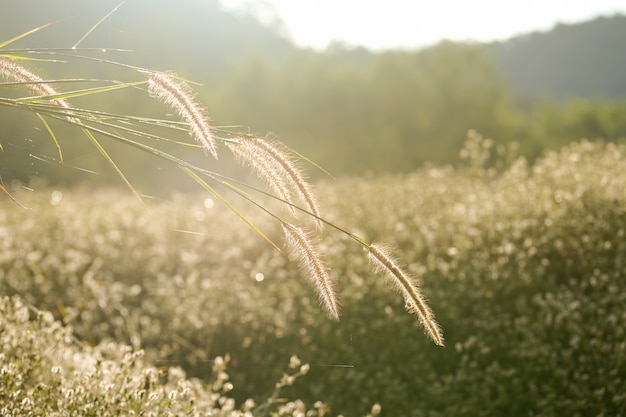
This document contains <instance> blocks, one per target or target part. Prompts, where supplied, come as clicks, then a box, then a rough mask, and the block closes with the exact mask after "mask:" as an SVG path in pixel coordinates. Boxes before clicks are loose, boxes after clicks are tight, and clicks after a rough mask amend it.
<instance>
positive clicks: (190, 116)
mask: <svg viewBox="0 0 626 417" xmlns="http://www.w3.org/2000/svg"><path fill="white" fill-rule="evenodd" d="M148 90H149V91H150V95H151V96H152V97H154V98H156V99H158V100H160V101H162V102H163V103H165V104H167V105H168V106H169V107H170V108H171V109H172V110H174V111H175V112H176V113H178V115H179V116H180V117H181V118H182V119H183V120H184V121H185V122H187V123H189V126H190V128H191V133H192V134H193V137H194V139H195V140H196V142H198V143H199V144H200V145H201V146H202V149H203V150H204V151H205V152H209V153H210V154H211V155H213V156H214V157H215V159H217V149H216V144H215V137H214V135H213V130H212V128H211V125H210V124H209V118H208V117H207V116H206V114H205V113H206V112H205V110H204V107H202V106H201V105H200V104H199V103H198V102H197V101H196V99H195V97H194V95H193V93H192V91H191V89H190V88H189V86H187V84H186V83H184V82H183V81H180V80H175V79H174V77H173V76H171V75H168V74H164V73H161V72H150V76H149V78H148Z"/></svg>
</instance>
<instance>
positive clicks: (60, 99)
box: [0, 31, 443, 346]
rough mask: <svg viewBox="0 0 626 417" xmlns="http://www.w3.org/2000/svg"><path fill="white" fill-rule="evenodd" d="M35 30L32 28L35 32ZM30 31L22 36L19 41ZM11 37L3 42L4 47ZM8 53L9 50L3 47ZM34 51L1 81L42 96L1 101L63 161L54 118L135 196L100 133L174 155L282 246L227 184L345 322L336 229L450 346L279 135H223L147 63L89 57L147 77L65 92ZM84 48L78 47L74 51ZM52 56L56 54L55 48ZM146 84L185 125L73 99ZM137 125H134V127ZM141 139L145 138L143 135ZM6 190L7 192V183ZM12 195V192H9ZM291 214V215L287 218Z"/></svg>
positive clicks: (412, 292)
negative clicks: (167, 147) (229, 194)
mask: <svg viewBox="0 0 626 417" xmlns="http://www.w3.org/2000/svg"><path fill="white" fill-rule="evenodd" d="M31 32H32V31H31ZM28 33H30V32H27V33H26V34H24V35H22V36H19V37H17V38H15V39H19V38H21V37H23V36H26V35H27V34H28ZM8 43H10V41H9V42H4V43H3V44H0V51H2V49H1V48H3V47H4V46H6V45H7V44H8ZM3 52H4V51H3ZM27 52H29V51H20V50H9V51H6V53H0V79H3V80H7V81H8V82H5V83H0V88H2V87H5V88H6V87H13V88H18V89H20V90H26V91H28V92H30V93H31V94H35V95H34V96H27V97H21V98H17V99H14V98H2V97H0V104H3V105H5V106H9V107H14V108H18V109H21V110H25V111H28V112H34V113H36V114H37V115H38V116H39V118H40V119H41V121H42V122H43V123H44V124H45V126H46V128H47V130H48V132H49V133H50V135H51V136H52V138H53V140H54V142H55V144H56V145H57V147H58V148H59V155H60V160H61V162H62V153H61V146H60V144H59V141H58V140H57V138H56V135H55V134H54V132H53V130H52V128H51V127H50V125H49V124H48V123H47V121H46V120H47V118H54V119H58V120H61V121H64V122H66V123H69V124H71V125H73V126H78V127H79V128H80V129H81V130H82V131H83V132H84V133H85V135H86V136H87V137H88V139H89V140H90V141H91V142H92V144H93V145H94V146H95V148H96V149H97V150H98V152H99V153H100V154H101V155H102V156H103V157H104V158H105V159H106V160H107V162H108V163H109V165H110V166H111V167H112V168H113V169H114V171H115V172H116V173H117V174H118V175H119V176H120V178H121V179H122V180H123V181H124V182H125V183H126V184H127V185H128V187H129V188H130V189H131V190H132V191H133V193H134V194H135V195H136V196H137V197H138V198H139V199H141V195H140V193H138V192H137V191H136V190H135V189H134V188H133V186H132V184H131V182H130V181H129V180H128V179H127V178H126V177H125V176H124V174H123V172H122V170H121V169H120V168H119V167H118V166H117V164H116V163H115V161H114V160H113V158H112V157H111V156H110V155H109V154H108V152H107V150H106V149H105V147H104V146H103V145H102V144H101V143H100V140H99V139H98V138H99V137H102V136H104V137H108V138H110V139H114V140H117V141H119V142H121V143H123V144H125V145H130V146H133V147H136V148H139V149H141V150H143V151H145V152H148V153H150V154H152V155H154V156H156V157H159V158H162V159H165V160H167V161H168V162H170V163H174V164H176V165H178V166H179V167H180V168H181V169H182V170H183V171H184V172H185V173H187V174H188V175H189V176H190V177H191V178H192V179H193V180H194V181H196V182H198V183H199V184H200V185H201V186H202V187H203V188H205V189H206V190H207V191H209V192H210V193H212V194H213V195H214V196H215V197H217V199H218V200H219V201H221V202H222V203H224V204H225V205H226V206H227V207H228V208H229V209H231V210H232V211H233V212H235V213H236V214H237V215H238V216H239V217H240V218H242V219H243V220H244V221H245V222H246V223H247V224H248V225H250V226H251V227H253V229H254V230H255V231H256V232H257V233H259V234H260V235H261V236H263V237H264V238H265V239H266V240H268V241H270V243H271V244H272V245H274V246H276V247H277V248H278V247H279V246H278V245H276V244H275V243H274V242H272V241H271V240H270V239H269V238H267V236H266V235H264V234H263V233H262V232H261V231H260V229H259V228H257V227H256V226H255V225H253V224H252V223H251V222H250V221H249V220H248V219H246V217H245V216H244V215H243V214H242V213H240V212H239V210H238V209H237V208H236V207H235V206H234V205H233V204H231V203H230V202H228V201H227V200H226V198H225V197H223V196H222V195H221V194H220V192H219V191H218V190H217V189H216V188H215V187H214V186H212V185H211V184H209V182H213V183H215V184H217V185H219V186H224V187H226V188H228V189H230V190H232V191H234V192H235V193H236V194H238V195H240V196H241V197H243V198H244V199H245V200H246V201H248V202H251V203H252V204H254V205H256V206H257V207H258V208H260V209H262V210H263V211H264V212H266V213H267V214H268V215H270V216H272V217H273V218H274V219H275V220H276V221H277V222H278V223H279V224H280V225H281V226H282V230H283V233H284V236H285V240H286V244H287V245H286V246H287V248H288V251H289V253H290V254H291V255H292V256H293V257H294V258H295V259H297V260H298V264H299V266H300V269H301V271H302V272H303V273H304V274H305V275H306V276H308V277H309V278H310V281H311V282H312V283H313V285H314V287H315V289H316V290H317V293H318V295H319V299H320V301H321V304H322V306H323V307H324V309H325V310H326V312H327V314H328V315H329V316H330V317H331V318H332V319H334V320H339V318H340V310H339V303H338V301H337V296H336V293H335V282H334V278H333V277H332V276H331V274H330V272H329V268H328V267H327V266H326V263H325V262H324V260H323V256H322V254H321V252H320V250H319V232H320V231H321V230H322V229H323V228H324V226H325V225H328V226H330V227H332V228H333V229H335V230H336V231H338V232H340V233H343V234H345V235H347V236H349V237H351V238H352V239H353V240H354V241H355V242H357V243H358V244H360V245H362V246H363V247H364V249H365V250H366V253H367V256H368V257H369V259H370V260H371V263H372V264H373V265H374V266H375V269H376V270H378V271H380V272H382V273H383V274H384V275H386V276H388V277H389V278H390V280H391V281H392V282H393V284H394V286H395V287H397V288H398V289H399V290H400V292H401V293H402V294H403V296H404V298H405V300H406V305H407V309H408V310H409V311H410V312H412V313H414V314H415V315H417V317H418V319H419V322H420V323H421V325H422V326H423V327H424V328H425V330H426V333H427V334H428V335H429V336H430V338H431V339H432V340H433V341H434V342H435V343H436V344H437V345H440V346H442V345H443V336H442V334H441V330H440V328H439V326H438V324H437V323H436V321H435V319H434V316H433V313H432V311H431V310H430V308H429V307H428V305H427V304H426V301H425V298H424V297H423V295H422V294H421V292H420V290H419V287H418V285H417V283H416V281H415V279H414V278H413V277H411V276H410V275H409V274H408V273H407V272H406V271H405V270H404V269H402V268H400V266H399V264H398V262H397V261H395V260H394V259H393V258H392V257H391V256H390V255H388V253H389V252H388V251H387V250H384V249H382V246H380V245H378V244H368V243H367V242H366V241H365V240H363V239H362V238H360V237H358V236H356V235H354V234H352V233H350V232H348V231H346V230H345V229H343V228H341V227H339V226H338V225H336V224H334V223H331V222H329V221H328V220H326V219H325V218H324V217H323V214H322V212H321V210H320V206H319V204H318V201H317V199H316V197H315V195H314V193H313V190H312V186H311V184H309V183H308V182H307V181H306V180H305V175H304V174H303V171H302V170H301V168H300V167H299V166H298V159H300V158H299V155H298V154H297V153H296V152H294V151H292V150H291V149H290V148H288V147H287V146H285V145H284V144H282V143H280V142H278V141H277V140H273V139H269V138H263V137H257V136H254V135H247V134H244V135H241V134H236V135H233V134H227V135H224V136H223V137H222V136H219V135H218V133H220V132H221V131H220V129H217V128H216V127H214V126H213V125H212V124H211V121H210V119H209V117H208V115H207V111H206V110H205V108H204V107H203V106H202V105H201V104H200V102H199V100H198V99H197V98H196V96H195V95H194V92H193V91H192V89H191V88H190V87H189V85H188V84H187V83H186V82H185V81H183V80H182V79H181V78H180V77H178V76H176V75H174V74H172V73H165V72H158V71H152V70H146V69H143V68H137V67H130V66H127V65H124V64H122V63H117V62H111V61H105V60H102V59H95V58H89V57H86V56H83V57H82V59H92V60H93V59H95V60H96V61H98V62H99V63H102V64H107V65H115V66H117V67H121V68H124V69H128V70H130V71H131V72H132V73H133V74H135V76H139V77H140V78H141V80H140V81H133V82H127V83H120V82H111V83H109V85H106V86H105V87H97V88H91V89H75V90H70V91H65V92H60V91H58V90H57V89H56V88H54V87H53V86H52V85H51V83H48V82H47V81H46V79H45V77H42V76H40V75H38V74H37V73H36V71H34V70H31V69H29V68H26V66H24V65H23V64H22V63H21V61H20V60H24V59H27V58H26V55H27ZM74 52H76V50H74ZM40 53H42V54H45V53H46V51H45V50H44V51H40ZM49 53H51V54H52V51H49ZM73 81H77V80H75V79H66V80H57V81H55V82H63V84H64V85H71V83H72V82H73ZM142 85H143V87H146V86H147V93H148V94H147V97H151V98H154V99H156V100H158V101H159V102H161V103H163V104H164V105H166V106H167V107H168V108H169V109H171V110H172V111H174V112H175V113H176V114H177V115H178V116H179V117H180V119H181V120H182V124H181V123H172V122H168V121H166V120H158V119H145V118H138V117H133V116H129V115H112V114H107V113H104V112H101V111H97V110H92V109H86V108H74V107H73V106H72V105H71V102H70V100H71V99H72V98H74V97H79V96H85V95H94V94H99V93H102V92H110V91H113V90H120V89H125V88H129V87H133V88H136V87H140V88H141V87H142ZM129 126H130V127H129ZM147 127H150V128H153V127H159V128H164V129H165V130H168V131H169V132H171V131H179V130H180V129H181V127H182V129H184V130H186V131H188V133H189V134H190V136H191V137H192V138H193V139H194V141H195V142H196V143H197V146H199V147H200V148H201V149H202V150H203V151H204V153H205V154H207V155H211V156H213V157H214V158H216V159H217V158H218V142H222V143H224V144H225V145H226V148H227V149H229V150H230V151H231V152H232V154H233V155H234V157H235V159H236V160H238V161H239V162H240V163H242V164H244V165H245V166H247V167H249V168H250V169H251V170H252V171H253V172H254V173H255V174H256V175H257V176H258V177H259V178H260V179H262V180H263V181H264V183H265V184H266V185H267V186H268V187H269V189H270V190H271V193H268V192H264V191H263V190H261V189H258V188H256V187H253V186H248V185H246V184H240V183H237V182H236V181H234V180H231V179H229V178H227V177H224V176H222V175H220V174H218V173H216V172H212V171H209V170H206V169H203V168H200V167H197V166H194V165H192V164H190V163H189V162H187V161H185V160H184V159H179V158H177V157H175V156H173V155H171V154H169V153H167V152H164V151H161V150H160V149H158V147H156V146H155V145H151V144H150V143H151V142H148V141H150V140H152V141H153V140H154V139H162V140H169V141H171V139H169V136H168V131H166V132H165V133H164V134H162V135H157V136H155V135H154V134H153V133H150V132H149V131H148V129H147ZM137 138H139V139H137ZM243 187H247V188H248V189H249V190H252V191H253V192H256V193H261V194H263V195H270V196H271V197H272V198H274V199H276V200H277V201H279V202H281V203H283V205H284V206H285V207H286V208H287V209H288V210H287V213H288V214H279V213H276V212H274V211H271V210H270V209H269V208H267V207H265V206H263V205H262V203H259V202H258V201H257V200H256V199H255V197H254V195H253V194H250V193H249V192H248V191H244V189H243ZM2 190H4V191H6V188H5V187H4V186H3V187H2ZM6 192H7V193H8V191H6ZM298 215H304V217H305V218H306V219H307V220H311V222H312V223H313V224H314V226H315V227H314V228H309V227H308V226H305V225H301V224H299V223H301V222H302V221H301V220H299V217H298ZM286 216H289V217H286Z"/></svg>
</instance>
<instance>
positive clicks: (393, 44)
mask: <svg viewBox="0 0 626 417" xmlns="http://www.w3.org/2000/svg"><path fill="white" fill-rule="evenodd" d="M222 3H223V4H225V5H226V6H227V7H237V6H239V5H241V4H248V6H250V4H254V5H256V6H255V7H257V8H258V9H259V10H263V7H262V6H259V5H262V4H263V3H266V4H271V5H273V6H274V8H275V10H276V12H277V13H278V15H279V16H280V17H281V18H282V20H283V21H284V22H285V23H286V24H287V27H288V29H289V32H290V34H291V36H292V38H293V39H294V41H295V42H296V43H297V44H298V45H301V46H311V47H313V48H315V49H324V48H325V47H326V46H327V45H328V44H329V42H332V41H333V40H339V41H343V42H345V43H347V44H350V45H362V46H365V47H368V48H370V49H377V50H379V49H390V48H410V49H415V48H420V47H423V46H428V45H432V44H434V43H437V42H438V41H440V40H443V39H449V40H456V41H461V40H469V41H493V40H505V39H507V38H509V37H511V36H514V35H517V34H522V33H528V32H532V31H537V30H541V31H544V30H549V29H551V28H552V27H553V26H554V25H555V24H556V23H559V22H560V23H575V22H579V21H582V20H589V19H592V18H594V17H596V16H599V15H602V16H612V15H614V14H616V13H618V12H621V13H622V14H626V0H499V1H498V0H430V1H423V0H222Z"/></svg>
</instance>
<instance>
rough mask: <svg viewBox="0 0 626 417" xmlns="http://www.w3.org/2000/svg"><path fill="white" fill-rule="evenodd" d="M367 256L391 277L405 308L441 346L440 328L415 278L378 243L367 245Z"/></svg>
mask: <svg viewBox="0 0 626 417" xmlns="http://www.w3.org/2000/svg"><path fill="white" fill-rule="evenodd" d="M368 258H369V260H370V262H371V263H372V264H374V266H375V267H376V268H377V269H378V270H379V271H380V272H384V273H385V274H386V275H387V276H388V277H389V278H391V281H392V282H393V283H394V285H395V287H396V288H397V289H398V290H399V291H400V292H402V295H403V296H404V300H405V302H406V305H407V310H408V311H409V312H411V313H413V314H415V315H417V317H418V319H419V321H420V323H421V324H422V326H423V327H424V329H425V330H426V333H427V334H428V336H429V337H430V338H431V339H432V340H433V342H435V344H437V345H439V346H443V334H442V333H441V328H440V327H439V324H438V323H437V322H436V321H435V317H434V315H433V312H432V311H431V309H430V307H429V306H428V304H427V303H426V299H425V298H424V296H423V295H422V294H421V292H420V291H419V288H418V285H417V283H416V282H415V280H414V279H413V278H412V277H411V276H410V275H409V274H407V273H406V271H404V270H403V269H402V268H400V267H399V266H398V264H397V262H396V261H395V260H394V259H393V258H392V257H391V256H390V255H389V253H388V252H387V250H385V249H383V248H381V247H380V246H379V245H376V244H372V245H370V246H369V249H368Z"/></svg>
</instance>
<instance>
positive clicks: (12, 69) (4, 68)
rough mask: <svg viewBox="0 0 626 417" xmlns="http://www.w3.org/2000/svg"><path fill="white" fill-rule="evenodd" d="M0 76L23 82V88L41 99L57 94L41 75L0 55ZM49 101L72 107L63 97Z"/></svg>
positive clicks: (74, 121)
mask: <svg viewBox="0 0 626 417" xmlns="http://www.w3.org/2000/svg"><path fill="white" fill-rule="evenodd" d="M0 78H4V79H8V80H12V81H15V82H17V83H22V84H24V87H25V88H27V89H29V90H30V91H32V92H33V93H35V94H38V95H39V96H41V99H42V100H44V99H45V97H47V96H56V95H58V94H59V92H58V91H57V90H56V89H55V88H54V87H52V86H51V85H50V84H49V83H47V82H46V80H44V79H43V78H42V77H41V76H39V75H37V74H36V73H34V72H33V71H31V70H29V69H27V68H26V67H24V66H22V65H20V64H18V63H16V62H13V61H12V60H11V59H8V58H3V57H0ZM50 102H51V103H53V104H54V105H57V106H59V107H62V108H63V109H66V110H68V111H71V108H72V107H71V106H70V105H69V103H68V102H67V100H65V99H63V98H54V99H51V100H50ZM66 113H67V112H66ZM65 119H66V120H67V121H68V122H70V123H76V122H77V120H76V118H74V117H72V116H70V115H66V116H65Z"/></svg>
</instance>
